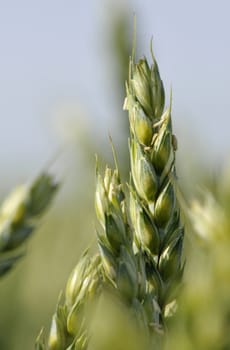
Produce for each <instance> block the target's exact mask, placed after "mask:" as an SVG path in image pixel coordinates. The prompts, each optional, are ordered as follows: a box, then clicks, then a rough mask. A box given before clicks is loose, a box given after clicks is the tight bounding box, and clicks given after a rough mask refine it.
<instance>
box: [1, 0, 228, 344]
mask: <svg viewBox="0 0 230 350" xmlns="http://www.w3.org/2000/svg"><path fill="white" fill-rule="evenodd" d="M229 7H230V5H229V4H228V2H227V1H219V2H218V3H217V2H213V3H212V2H209V1H207V0H205V1H202V2H199V1H198V0H195V1H193V2H192V3H188V2H187V3H186V2H183V1H179V0H176V1H161V2H156V1H150V0H149V1H148V0H146V1H143V2H140V1H137V0H133V1H131V0H130V1H126V2H125V1H123V2H122V1H112V0H111V1H109V0H108V1H105V0H95V1H92V2H85V3H84V4H83V2H82V3H80V2H76V1H66V2H62V1H53V0H51V1H49V2H47V1H44V0H40V1H39V2H36V3H33V2H29V1H28V0H27V1H25V0H24V1H23V0H22V1H20V2H17V1H15V0H13V1H9V2H5V3H4V2H0V42H1V56H0V76H1V79H0V95H1V98H0V118H1V138H0V164H1V183H0V190H1V197H2V199H3V198H4V196H5V195H6V194H7V193H8V192H9V191H10V190H11V188H12V187H15V186H16V185H17V184H18V183H21V182H25V181H27V180H30V179H32V178H33V177H35V176H36V175H37V174H38V173H39V172H40V171H41V170H42V169H43V168H44V167H46V164H49V167H50V169H51V171H52V172H53V173H54V174H56V175H57V178H58V179H60V180H61V181H62V186H61V189H60V191H59V193H58V195H57V197H56V199H55V201H54V203H53V205H52V207H51V208H50V210H49V212H48V213H47V214H46V216H45V218H43V220H42V225H41V227H40V229H39V230H38V231H37V232H36V233H35V235H34V236H33V237H32V238H31V239H30V241H29V242H28V245H27V255H26V257H25V258H24V259H23V260H22V261H21V262H20V263H19V264H18V265H17V267H16V268H15V269H14V270H13V271H12V272H11V273H10V274H9V275H7V276H6V277H5V278H3V279H2V280H1V281H0V310H1V317H0V349H6V350H8V349H9V350H11V349H12V350H14V349H25V350H27V349H31V348H33V344H34V339H35V338H36V336H37V334H38V332H39V330H40V329H41V327H42V326H45V327H46V328H47V329H48V328H49V323H50V320H51V315H52V313H53V312H54V310H55V305H56V302H57V299H58V295H59V292H60V290H61V289H63V287H64V285H65V282H66V280H67V278H68V275H69V273H70V271H71V269H72V268H73V267H74V265H75V264H76V262H77V261H78V257H79V255H80V254H81V253H82V251H83V250H84V249H85V247H86V246H87V245H89V244H92V245H93V246H94V245H95V244H94V243H95V240H94V237H95V233H94V220H95V217H94V161H95V157H94V155H95V153H98V154H99V157H100V158H101V159H103V161H104V162H112V160H111V158H112V157H111V150H110V145H109V138H108V135H109V133H111V135H112V137H113V141H114V144H115V147H116V149H117V151H118V153H119V160H120V163H121V166H122V173H123V176H124V177H125V176H127V169H128V158H127V154H128V149H127V148H128V147H127V136H128V129H127V116H126V114H125V113H124V112H123V111H122V104H123V96H124V80H125V76H126V68H127V56H128V55H129V54H130V52H131V43H132V29H133V14H134V13H135V14H136V17H137V46H138V55H142V53H145V54H146V55H147V56H148V57H149V56H150V55H149V42H150V38H151V37H152V36H153V43H154V51H155V54H156V57H157V60H158V63H159V66H160V71H161V75H162V78H163V81H164V83H165V88H166V93H167V96H169V91H170V86H171V85H172V89H173V122H174V132H175V134H176V135H177V139H178V143H179V150H178V155H177V160H178V166H177V169H178V170H177V172H178V174H179V181H180V185H181V186H182V188H183V191H184V192H185V193H186V194H187V195H188V197H190V196H191V195H192V194H195V193H196V191H197V188H198V187H199V184H203V183H204V182H205V181H208V180H207V178H208V179H211V178H212V175H213V174H215V175H216V174H217V173H218V171H219V170H217V169H220V168H221V167H222V165H223V164H224V163H226V162H228V157H229V149H230V138H229V127H230V121H229V116H228V113H229V112H228V111H229V110H230V98H229V96H228V95H229V86H230V70H229V69H228V66H229V61H230V50H229V45H228V41H229V38H228V37H229V30H230V24H229V21H228V13H229ZM124 68H125V69H124ZM59 150H61V152H59V153H58V154H59V155H58V157H57V158H56V159H55V161H52V159H53V156H54V155H55V154H56V153H57V152H58V151H59ZM209 181H211V180H209Z"/></svg>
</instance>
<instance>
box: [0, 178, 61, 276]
mask: <svg viewBox="0 0 230 350" xmlns="http://www.w3.org/2000/svg"><path fill="white" fill-rule="evenodd" d="M57 188H58V185H57V183H56V182H55V181H54V179H53V177H52V176H50V175H48V174H46V173H43V174H41V175H40V176H38V177H37V178H36V179H35V180H34V181H33V182H32V183H31V184H29V185H22V186H20V187H18V188H16V189H15V190H14V191H13V192H12V193H11V194H10V195H9V197H7V198H6V199H5V201H4V202H3V204H2V206H1V209H0V277H1V276H3V275H4V274H5V273H7V272H8V271H9V270H10V269H12V267H13V266H14V265H15V263H16V261H17V260H18V259H19V258H21V256H23V255H24V250H23V245H24V243H25V241H26V240H27V239H28V238H29V237H30V236H31V234H32V233H33V231H34V230H35V228H36V227H37V225H38V222H39V220H38V219H39V218H40V216H41V215H42V214H43V213H44V211H45V210H46V209H47V207H48V205H49V204H50V202H51V200H52V199H53V196H54V194H55V193H56V190H57Z"/></svg>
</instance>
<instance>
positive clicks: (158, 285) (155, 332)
mask: <svg viewBox="0 0 230 350" xmlns="http://www.w3.org/2000/svg"><path fill="white" fill-rule="evenodd" d="M129 72H130V74H129V80H128V83H127V97H126V99H125V104H124V108H125V109H126V110H128V112H129V123H130V141H129V150H130V163H131V180H130V183H129V184H128V185H125V184H123V183H122V182H121V178H120V174H119V169H118V165H117V161H116V157H114V158H115V163H116V167H115V169H114V170H112V169H110V168H109V167H106V169H105V173H104V175H103V176H102V175H101V174H100V172H99V166H98V162H97V165H96V193H95V208H96V214H97V217H98V223H99V224H98V227H97V240H98V247H99V254H97V255H95V256H94V257H92V258H90V257H89V255H88V253H85V254H83V256H82V258H81V259H80V262H79V263H78V265H77V266H76V268H75V269H74V271H73V272H72V274H71V276H70V278H69V281H68V283H67V286H66V293H65V297H64V298H62V299H64V300H63V301H60V302H59V303H58V306H57V310H56V313H55V315H54V317H53V320H52V325H51V331H50V335H49V340H48V344H45V341H44V338H43V335H42V334H40V335H39V337H38V339H37V342H36V349H37V350H44V349H48V350H64V349H66V350H67V349H68V350H70V349H75V350H76V349H79V350H80V349H81V350H83V349H96V348H97V346H96V345H95V344H96V343H97V342H95V343H93V339H94V338H95V334H94V335H93V333H95V332H93V329H92V324H93V321H92V320H93V319H94V316H93V314H92V310H93V311H95V309H97V306H95V305H97V300H101V298H102V296H103V295H107V294H109V295H110V296H111V297H112V300H113V301H114V302H115V304H116V303H117V305H120V306H121V307H123V308H124V310H126V311H127V312H128V313H130V315H132V319H133V320H134V321H133V322H134V328H135V329H136V330H137V332H140V334H144V335H145V336H144V338H145V340H146V339H147V340H146V345H145V348H148V349H151V348H154V347H155V346H157V347H158V348H159V347H160V344H161V338H162V337H163V336H164V334H165V318H166V317H167V316H168V314H169V309H170V305H172V304H173V303H175V296H176V290H177V288H178V285H179V281H180V279H181V276H182V272H183V266H182V263H181V254H182V244H183V234H184V232H183V226H182V225H181V222H180V211H179V207H178V203H177V198H176V186H175V183H176V175H175V150H176V138H175V136H174V135H173V134H172V123H171V106H170V107H169V108H167V109H164V99H165V96H164V87H163V83H162V81H161V78H160V75H159V70H158V66H157V63H156V60H155V58H154V57H153V64H152V65H151V66H149V64H148V62H147V60H146V59H145V58H143V59H141V60H140V61H139V62H138V63H137V64H136V63H135V62H134V59H133V58H132V59H131V60H130V70H129ZM114 154H115V153H114ZM92 305H93V306H92ZM126 311H124V312H126ZM101 317H103V315H101ZM140 337H141V336H140ZM144 338H143V339H144ZM92 344H93V345H92ZM111 346H112V344H111ZM117 346H118V345H117ZM131 347H132V348H133V345H132V346H131ZM103 348H104V347H103V345H102V344H101V345H100V346H99V347H98V349H103ZM105 348H106V347H105ZM111 348H112V347H111ZM118 348H119V349H123V347H122V346H120V347H119V346H118V347H117V349H118ZM140 348H141V347H138V349H140ZM124 349H125V348H124ZM127 349H128V348H127Z"/></svg>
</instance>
